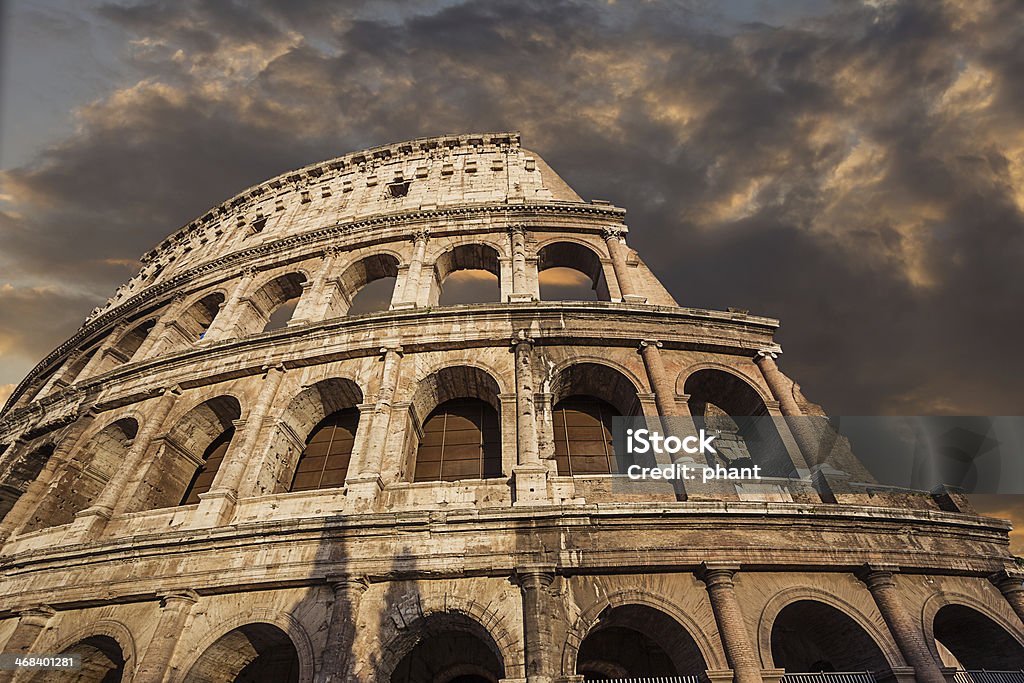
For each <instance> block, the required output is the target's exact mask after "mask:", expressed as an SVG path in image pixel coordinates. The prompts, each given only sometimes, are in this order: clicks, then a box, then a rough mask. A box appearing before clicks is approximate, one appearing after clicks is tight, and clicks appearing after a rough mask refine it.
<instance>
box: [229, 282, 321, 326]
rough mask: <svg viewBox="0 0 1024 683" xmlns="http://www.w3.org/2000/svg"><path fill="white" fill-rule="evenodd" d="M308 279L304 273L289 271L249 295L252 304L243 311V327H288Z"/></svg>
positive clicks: (241, 321) (240, 322) (241, 322)
mask: <svg viewBox="0 0 1024 683" xmlns="http://www.w3.org/2000/svg"><path fill="white" fill-rule="evenodd" d="M305 281H306V276H305V275H303V274H302V273H287V274H285V275H281V276H279V277H276V278H274V279H273V280H271V281H270V282H268V283H266V284H265V285H263V286H262V287H260V288H259V289H258V290H256V292H255V293H254V294H252V295H251V296H250V297H249V304H250V305H249V306H246V307H245V309H244V311H243V313H242V317H241V319H240V321H239V324H240V329H242V330H245V331H246V333H252V332H254V331H256V330H258V329H261V327H262V331H263V332H270V331H272V330H279V329H281V328H283V327H286V326H287V325H288V321H289V320H291V319H292V314H293V313H294V312H295V307H296V306H297V305H298V303H299V297H301V296H302V291H303V289H302V285H303V283H304V282H305Z"/></svg>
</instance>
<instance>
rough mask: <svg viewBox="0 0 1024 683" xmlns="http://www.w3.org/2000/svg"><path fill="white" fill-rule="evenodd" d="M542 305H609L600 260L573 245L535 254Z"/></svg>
mask: <svg viewBox="0 0 1024 683" xmlns="http://www.w3.org/2000/svg"><path fill="white" fill-rule="evenodd" d="M537 273H538V280H539V282H540V298H541V299H542V300H543V301H611V295H610V294H609V292H608V283H607V281H606V280H605V277H604V268H603V267H602V266H601V259H600V258H599V257H598V255H597V254H596V253H595V252H594V251H593V250H592V249H590V248H588V247H585V246H583V245H582V244H577V243H575V242H554V243H552V244H548V245H546V246H544V247H542V248H541V250H540V251H539V252H537Z"/></svg>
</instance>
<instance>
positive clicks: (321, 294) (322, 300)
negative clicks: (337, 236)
mask: <svg viewBox="0 0 1024 683" xmlns="http://www.w3.org/2000/svg"><path fill="white" fill-rule="evenodd" d="M337 261H338V250H337V249H336V248H335V247H328V248H327V249H324V256H323V261H321V263H320V268H319V269H318V270H317V272H316V275H314V276H313V279H312V280H310V281H309V282H307V283H304V284H303V286H302V289H303V292H302V297H301V298H300V299H299V303H298V305H297V306H296V307H295V312H294V313H292V319H291V320H289V321H288V325H289V326H291V325H302V324H305V323H308V322H319V321H321V320H325V319H326V318H327V313H328V311H329V310H330V307H331V294H330V289H331V287H332V286H333V287H337V286H338V285H337V280H336V279H334V278H333V277H332V275H333V274H334V267H335V264H336V263H337Z"/></svg>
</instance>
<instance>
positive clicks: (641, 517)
mask: <svg viewBox="0 0 1024 683" xmlns="http://www.w3.org/2000/svg"><path fill="white" fill-rule="evenodd" d="M624 221H625V211H624V210H623V209H621V208H618V207H616V206H613V205H612V204H611V203H609V202H606V201H600V200H593V201H589V202H588V201H584V200H583V199H581V198H580V196H578V195H577V194H576V192H574V191H573V189H572V188H571V187H570V186H569V185H568V184H566V182H565V181H563V180H562V179H561V178H560V177H559V176H558V175H556V174H555V172H554V171H553V170H552V169H551V168H550V167H549V166H548V165H547V164H546V163H545V162H544V160H543V159H541V158H540V157H539V156H538V155H537V154H535V153H533V152H530V151H527V150H526V149H524V148H522V147H521V145H520V139H519V135H518V134H516V133H486V134H473V135H457V136H442V137H434V138H426V139H416V140H412V141H409V142H404V143H400V144H393V145H387V146H383V147H377V148H373V149H368V150H365V151H361V152H357V153H353V154H348V155H345V156H342V157H339V158H336V159H332V160H330V161H326V162H322V163H317V164H313V165H311V166H307V167H305V168H302V169H299V170H297V171H294V172H289V173H286V174H284V175H281V176H278V177H276V178H274V179H272V180H269V181H267V182H263V183H261V184H259V185H257V186H254V187H252V188H249V189H247V190H246V191H244V192H242V193H241V194H239V195H237V196H235V197H233V198H232V199H230V200H228V201H226V202H224V203H223V204H221V205H219V206H217V207H215V208H213V209H211V210H210V211H209V212H207V213H206V214H205V215H203V216H201V217H199V218H197V219H195V220H194V221H192V222H190V223H189V224H188V225H186V226H184V227H183V228H182V229H180V230H179V231H177V232H176V233H174V234H173V235H171V236H170V237H168V238H167V239H165V240H164V241H163V242H162V243H161V244H159V245H158V246H157V247H156V248H155V249H153V250H152V251H150V252H149V253H147V254H146V255H145V256H144V257H143V258H142V264H143V266H142V269H141V271H140V272H139V273H138V274H137V275H136V276H135V277H134V278H132V279H131V280H130V281H129V282H128V283H126V284H125V285H124V286H122V287H121V288H120V289H119V290H118V291H117V292H116V294H115V295H114V296H113V298H111V299H110V301H109V302H108V303H107V304H106V305H105V306H103V307H101V308H99V309H96V310H95V311H94V312H93V313H92V314H91V315H90V316H89V318H88V319H87V320H86V322H85V323H84V325H83V326H82V328H81V329H80V330H79V331H78V332H77V333H76V334H75V335H74V336H73V337H72V338H71V339H69V340H68V341H67V342H65V343H64V344H62V345H61V346H60V347H59V348H57V349H56V350H54V351H53V352H52V353H50V354H49V355H48V356H46V358H45V359H44V360H43V361H42V362H40V363H39V364H38V366H37V367H36V368H35V369H34V370H32V372H31V373H30V374H29V375H28V376H27V377H26V378H25V379H24V381H23V382H22V383H21V384H20V385H19V386H18V387H17V389H16V390H15V392H14V394H13V395H12V396H11V398H10V399H9V400H8V402H7V405H6V406H5V407H4V410H3V413H2V415H0V477H2V479H0V481H2V486H0V515H3V517H2V521H0V544H2V551H0V596H2V600H0V643H5V647H4V652H6V653H8V655H11V654H14V655H36V656H38V655H43V654H55V653H65V654H73V655H77V656H78V658H79V661H80V668H78V669H76V670H74V671H55V670H43V669H31V668H27V667H23V668H20V669H16V670H15V669H8V670H5V671H0V678H3V679H4V680H17V681H51V680H53V681H83V682H98V681H103V682H111V681H120V680H124V681H129V680H130V681H137V682H145V683H156V682H168V683H177V682H179V681H195V682H204V683H206V682H209V683H224V682H228V681H280V682H284V683H293V682H294V683H298V682H302V683H305V682H307V681H317V682H318V683H326V682H328V681H333V682H338V681H365V682H374V681H381V682H387V681H391V682H394V683H406V682H416V683H471V682H480V681H483V682H489V683H497V682H499V681H502V682H505V683H509V682H512V681H520V682H529V683H556V682H564V683H570V682H577V683H578V682H582V681H589V680H607V679H612V680H620V681H648V680H658V681H686V682H687V683H694V682H696V681H703V682H706V683H721V682H725V681H736V682H737V683H758V682H762V681H763V682H765V683H778V682H779V681H787V683H871V682H872V681H878V682H881V681H890V682H892V683H911V682H912V681H917V682H919V683H944V682H947V681H952V680H954V679H955V680H957V681H958V682H959V683H991V682H992V681H1000V682H1008V681H1021V680H1024V673H1022V672H1021V671H1020V670H1021V669H1022V668H1024V625H1022V621H1021V620H1022V618H1024V585H1022V573H1021V570H1020V568H1019V567H1018V565H1017V563H1016V562H1015V560H1014V558H1013V556H1012V555H1011V553H1010V551H1009V542H1008V531H1009V528H1010V527H1009V524H1008V523H1006V522H1004V521H1002V520H998V519H991V518H985V517H981V516H979V515H978V514H977V513H976V512H975V511H974V510H973V509H972V508H971V506H970V503H969V501H968V500H967V498H966V496H965V495H963V494H962V493H960V492H959V491H958V490H956V489H953V488H950V487H940V488H937V489H935V490H932V491H918V492H915V491H910V490H905V489H897V488H894V487H891V486H883V485H881V484H878V483H876V482H874V481H872V479H871V477H870V475H869V474H868V472H867V471H866V470H865V469H864V468H863V467H862V466H861V465H859V464H858V462H857V460H856V459H855V458H853V457H841V458H838V459H837V458H830V459H829V461H828V462H823V461H822V460H821V459H820V454H819V453H818V451H817V450H816V448H815V445H814V443H815V442H814V439H813V438H811V437H812V435H810V434H809V433H808V431H807V430H806V429H805V428H804V427H802V426H800V425H801V424H802V423H800V422H799V420H800V419H801V417H805V416H824V414H825V413H824V412H823V411H822V409H821V408H820V407H819V406H817V405H815V404H814V403H811V402H810V401H808V400H807V399H806V398H805V397H804V396H803V394H802V393H801V392H800V390H799V387H798V385H797V384H795V383H794V382H793V381H792V380H791V379H789V378H788V377H787V376H786V375H784V374H783V373H782V372H781V370H780V369H779V367H778V365H777V359H778V357H779V354H780V352H781V350H780V348H779V347H778V345H777V344H776V342H775V341H774V333H775V331H776V329H777V327H778V323H777V321H775V320H773V319H770V318H766V317H760V316H757V315H752V314H748V313H746V312H741V311H734V310H729V311H724V312H723V311H711V310H702V309H696V308H688V307H685V306H680V305H679V304H677V302H676V301H675V300H674V299H673V297H672V296H671V295H670V294H669V292H668V291H666V289H665V288H664V287H663V286H662V285H661V284H660V283H659V281H658V279H657V278H656V277H655V275H654V273H652V272H651V270H649V269H648V267H647V266H646V265H645V264H644V261H643V260H642V259H641V258H640V256H639V255H638V254H637V253H636V252H635V251H633V250H631V249H630V248H629V246H627V238H628V236H629V230H628V229H627V227H626V224H625V222H624ZM636 229H639V230H655V229H657V227H656V226H636ZM709 286H713V285H712V284H709ZM659 416H661V417H659ZM753 416H761V417H765V418H772V419H771V420H770V421H769V423H770V424H771V425H774V428H773V429H771V430H767V431H766V430H765V428H764V427H763V425H764V424H765V422H764V420H762V421H760V422H758V423H757V424H759V425H762V426H760V427H752V426H751V425H753V424H754V423H753V422H752V421H751V420H750V419H749V418H751V417H753ZM619 417H633V418H638V417H639V418H642V419H644V420H652V421H657V420H663V421H664V423H666V424H667V423H668V422H670V418H676V419H681V420H683V421H684V423H686V424H690V425H694V426H695V425H696V424H697V423H700V424H701V425H705V426H707V427H708V428H713V429H714V430H715V433H716V434H718V435H719V437H720V443H722V444H726V443H727V444H728V445H729V448H728V449H726V448H722V449H720V453H719V455H718V456H710V455H709V456H708V458H707V462H706V463H704V464H706V465H714V464H716V462H715V458H716V457H717V458H721V462H726V463H733V464H735V463H737V462H738V461H742V462H745V463H755V464H758V465H759V466H761V467H762V469H763V471H764V472H765V474H766V476H764V477H763V478H762V479H760V480H758V481H756V482H751V481H743V482H711V483H709V484H707V485H700V486H695V485H694V486H691V484H690V482H683V483H676V484H667V483H665V482H658V485H653V484H652V485H650V486H640V485H638V484H636V483H635V482H630V481H629V480H628V479H627V478H626V477H624V475H623V473H622V472H623V460H622V458H621V456H620V455H617V454H616V451H615V449H614V448H613V445H614V444H613V438H612V421H613V420H614V419H616V418H619ZM719 464H720V463H719ZM993 671H996V672H1002V673H995V674H994V673H992V672H993ZM1013 672H1016V673H1013Z"/></svg>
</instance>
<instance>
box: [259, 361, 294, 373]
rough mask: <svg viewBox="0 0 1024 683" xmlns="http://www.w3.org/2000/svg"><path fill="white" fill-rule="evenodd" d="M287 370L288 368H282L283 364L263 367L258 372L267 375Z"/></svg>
mask: <svg viewBox="0 0 1024 683" xmlns="http://www.w3.org/2000/svg"><path fill="white" fill-rule="evenodd" d="M287 370H288V368H286V367H285V366H284V363H273V364H270V365H264V366H261V367H260V372H261V373H263V374H264V375H269V374H270V373H271V371H276V372H280V373H284V372H287Z"/></svg>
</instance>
